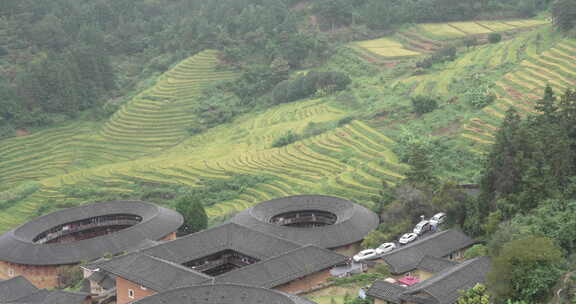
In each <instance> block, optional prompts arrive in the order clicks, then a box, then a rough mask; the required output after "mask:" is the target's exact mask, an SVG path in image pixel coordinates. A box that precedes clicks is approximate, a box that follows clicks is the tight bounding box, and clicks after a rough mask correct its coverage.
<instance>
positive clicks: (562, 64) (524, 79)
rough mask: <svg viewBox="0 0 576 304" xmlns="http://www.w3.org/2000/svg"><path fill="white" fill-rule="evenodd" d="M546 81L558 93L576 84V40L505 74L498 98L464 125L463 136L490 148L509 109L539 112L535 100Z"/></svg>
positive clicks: (478, 148)
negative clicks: (535, 108) (534, 107)
mask: <svg viewBox="0 0 576 304" xmlns="http://www.w3.org/2000/svg"><path fill="white" fill-rule="evenodd" d="M546 83H548V84H550V85H551V86H552V88H553V89H554V91H555V92H556V94H560V93H562V92H563V91H565V90H566V89H568V88H574V86H576V41H575V40H568V39H564V40H562V41H559V42H558V43H556V44H555V45H553V46H552V47H551V48H550V49H548V50H546V51H545V52H542V53H541V54H539V55H533V56H530V57H528V58H527V59H525V60H524V61H522V62H521V64H520V65H519V67H518V68H517V69H516V70H515V71H514V72H511V73H508V74H506V75H504V77H503V78H502V79H500V80H499V81H498V82H497V83H496V86H495V88H494V90H495V91H496V92H497V94H498V101H497V102H496V103H494V104H492V105H490V106H488V107H486V108H484V109H483V112H482V113H481V114H480V115H478V116H477V117H474V118H472V119H470V121H468V123H467V124H466V125H465V126H464V132H463V134H462V136H463V137H465V138H466V139H468V140H470V141H471V143H472V145H473V146H474V147H475V149H477V150H480V151H481V150H484V149H486V148H487V147H486V145H488V144H491V143H493V142H494V133H495V131H496V130H497V129H498V128H497V126H498V125H499V124H500V122H501V120H502V118H503V117H504V115H505V112H506V110H508V109H509V108H510V107H514V108H515V109H516V110H517V111H519V112H520V113H521V114H522V115H527V114H533V113H536V112H535V111H534V109H533V106H534V102H535V100H537V99H539V98H541V96H542V94H543V92H544V88H545V86H546Z"/></svg>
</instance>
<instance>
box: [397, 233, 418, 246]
mask: <svg viewBox="0 0 576 304" xmlns="http://www.w3.org/2000/svg"><path fill="white" fill-rule="evenodd" d="M417 237H418V235H417V234H416V233H406V234H404V235H402V236H401V237H400V239H399V240H398V242H399V243H400V244H402V245H406V244H408V243H410V242H412V241H414V240H415V239H416V238H417Z"/></svg>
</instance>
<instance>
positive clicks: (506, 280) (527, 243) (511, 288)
mask: <svg viewBox="0 0 576 304" xmlns="http://www.w3.org/2000/svg"><path fill="white" fill-rule="evenodd" d="M561 262H562V251H561V250H560V248H558V247H557V246H556V245H555V244H554V242H553V241H552V240H550V239H548V238H542V237H528V238H524V239H519V240H514V241H511V242H509V243H507V244H505V245H504V247H503V249H502V251H501V252H500V254H499V255H498V256H497V257H496V258H495V259H494V261H493V265H492V268H491V271H490V273H489V274H488V286H489V287H490V290H491V291H492V293H493V294H494V295H495V297H496V299H497V300H506V299H513V300H517V301H527V302H529V303H534V302H539V301H541V300H543V299H544V297H546V296H547V295H548V294H549V292H550V291H551V288H552V286H553V285H554V284H555V283H556V281H557V280H558V279H559V278H560V268H559V265H560V263H561Z"/></svg>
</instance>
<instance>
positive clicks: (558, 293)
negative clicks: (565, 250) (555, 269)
mask: <svg viewBox="0 0 576 304" xmlns="http://www.w3.org/2000/svg"><path fill="white" fill-rule="evenodd" d="M574 273H576V271H570V272H568V273H566V274H564V276H562V284H561V286H560V288H558V290H557V291H556V292H555V293H554V298H553V299H552V304H560V303H562V297H561V294H562V291H564V289H566V284H568V280H570V277H571V276H572V275H573V274H574Z"/></svg>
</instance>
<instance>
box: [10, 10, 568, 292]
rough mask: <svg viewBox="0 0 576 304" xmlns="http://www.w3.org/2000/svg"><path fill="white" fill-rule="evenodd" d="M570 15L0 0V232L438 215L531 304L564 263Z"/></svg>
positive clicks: (393, 220) (407, 219) (376, 239)
mask: <svg viewBox="0 0 576 304" xmlns="http://www.w3.org/2000/svg"><path fill="white" fill-rule="evenodd" d="M575 20H576V1H575V0H557V1H553V3H552V2H551V1H545V0H542V1H539V0H500V1H496V0H494V1H491V0H482V1H477V0H476V1H472V0H465V1H461V0H460V1H456V0H414V1H397V0H354V1H345V0H316V1H297V0H293V1H291V0H212V1H205V0H171V1H166V0H97V1H88V0H51V1H47V0H41V1H39V0H3V1H0V69H1V71H2V75H3V76H5V77H2V78H0V138H2V139H1V140H0V231H5V230H8V229H10V228H13V227H15V226H17V225H19V224H21V223H22V222H24V221H26V220H27V219H29V218H32V217H35V216H38V215H41V214H45V213H47V212H51V211H54V210H58V209H61V208H67V207H72V206H76V205H79V204H83V203H87V202H95V201H104V200H115V199H142V200H147V201H153V202H156V203H158V204H163V205H166V206H169V207H172V208H177V209H182V208H183V209H186V208H187V207H186V203H188V202H194V204H193V205H194V208H195V209H194V210H198V209H202V208H205V210H206V213H207V215H208V217H209V223H210V224H211V225H214V224H217V223H220V222H222V221H224V220H226V219H228V218H229V217H230V216H231V215H233V214H234V213H236V212H238V211H241V210H244V209H246V208H248V207H250V206H253V205H254V204H255V203H258V202H261V201H265V200H268V199H274V198H278V197H283V196H287V195H295V194H303V193H315V194H326V195H337V196H341V197H345V198H348V199H352V200H355V201H357V202H359V203H361V204H363V205H365V206H367V207H369V208H371V209H372V210H374V211H375V212H378V213H380V214H381V215H382V216H383V220H384V224H383V225H381V226H380V227H379V228H378V230H377V231H375V232H373V233H371V234H370V235H369V237H368V238H367V240H366V242H365V245H366V246H373V245H378V244H380V243H382V242H384V241H387V240H391V239H395V238H397V237H398V236H399V235H400V234H402V232H405V231H407V229H408V228H410V227H411V226H412V225H413V224H414V223H413V222H414V221H416V220H417V219H418V218H419V216H420V215H422V214H432V213H435V212H440V211H442V212H446V213H448V218H449V223H448V225H451V226H454V227H457V228H459V229H462V230H464V231H466V232H467V233H469V234H470V235H473V236H474V237H476V238H478V239H481V240H484V241H485V242H484V243H485V244H486V245H485V246H479V247H476V248H475V249H474V250H475V253H473V254H489V255H491V256H492V257H493V258H494V261H495V263H496V264H498V265H500V266H501V267H498V269H501V270H502V272H495V273H494V274H493V275H491V278H490V279H489V282H488V284H489V287H490V291H491V293H492V295H493V296H494V297H495V299H496V300H497V301H498V302H506V301H507V300H510V301H512V302H513V301H526V302H527V303H533V302H543V301H545V300H547V299H549V297H550V296H551V293H550V291H551V290H552V289H553V286H554V284H556V282H558V278H559V276H560V275H561V273H563V272H566V271H568V270H570V269H572V270H573V268H574V266H573V265H572V264H571V263H573V253H574V250H575V248H576V246H575V245H574V244H576V237H575V234H574V232H573V231H574V229H573V227H574V225H576V224H575V223H576V219H575V218H574V215H575V214H576V213H575V212H574V208H575V206H574V199H576V197H574V195H575V193H576V192H575V191H574V185H573V184H574V181H575V179H574V176H576V174H575V173H576V171H575V168H576V166H575V165H574V164H575V160H574V157H573V155H574V152H575V151H574V149H575V148H574V147H576V140H575V134H576V131H575V130H574V116H575V114H574V113H576V110H575V108H576V107H575V104H576V102H575V95H574V91H571V90H573V89H574V88H575V86H576V60H575V59H576V39H574V37H575V34H574V31H575V30H574V27H575V26H576V22H575ZM475 185H478V186H475ZM178 202H184V203H178ZM184 211H189V210H184ZM532 243H534V244H539V245H541V246H540V247H539V249H542V248H543V250H541V251H534V252H536V253H535V254H534V255H532V254H529V253H530V252H532V251H533V250H535V249H534V248H530V244H532ZM524 252H528V253H526V254H520V253H524ZM516 257H519V258H518V259H516ZM516 262H518V265H520V264H521V267H518V269H519V270H518V271H517V272H510V271H509V270H510V269H511V268H510V267H509V266H510V264H511V263H516ZM515 269H516V268H515ZM533 269H537V270H538V271H536V272H532V271H531V270H533ZM566 280H567V279H566ZM511 282H521V283H520V284H516V285H514V284H511ZM565 282H568V281H565ZM566 284H568V283H566ZM498 286H501V287H498ZM525 286H528V287H529V288H524V287H525ZM512 302H510V303H512Z"/></svg>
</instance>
